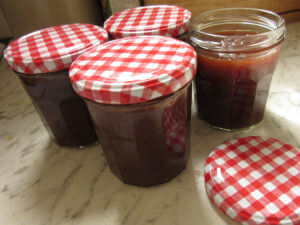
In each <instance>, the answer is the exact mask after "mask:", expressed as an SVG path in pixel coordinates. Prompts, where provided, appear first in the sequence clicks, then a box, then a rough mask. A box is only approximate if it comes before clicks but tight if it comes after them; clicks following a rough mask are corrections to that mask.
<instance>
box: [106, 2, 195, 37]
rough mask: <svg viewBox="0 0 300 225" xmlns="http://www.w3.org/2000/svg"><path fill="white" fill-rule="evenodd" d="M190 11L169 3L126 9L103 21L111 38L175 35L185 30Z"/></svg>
mask: <svg viewBox="0 0 300 225" xmlns="http://www.w3.org/2000/svg"><path fill="white" fill-rule="evenodd" d="M191 16H192V14H191V12H190V11H189V10H187V9H184V8H180V7H178V6H171V5H153V6H145V7H137V8H132V9H126V10H124V11H122V12H119V13H117V14H114V15H113V16H111V17H110V18H108V19H107V20H106V21H105V22H104V28H105V29H106V30H107V31H108V33H109V34H110V36H111V37H112V38H122V37H131V36H140V35H163V36H169V37H177V36H179V35H180V34H183V33H185V32H186V31H187V28H188V22H189V21H190V19H191Z"/></svg>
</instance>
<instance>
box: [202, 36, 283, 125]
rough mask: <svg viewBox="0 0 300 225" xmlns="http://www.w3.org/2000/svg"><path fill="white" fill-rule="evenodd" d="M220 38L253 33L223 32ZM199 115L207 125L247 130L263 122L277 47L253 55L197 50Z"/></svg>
mask: <svg viewBox="0 0 300 225" xmlns="http://www.w3.org/2000/svg"><path fill="white" fill-rule="evenodd" d="M217 34H219V35H228V36H242V35H251V34H255V33H253V32H245V31H226V32H222V33H217ZM196 50H197V54H198V73H197V75H196V87H197V104H198V115H199V117H200V118H201V119H202V120H204V121H205V122H206V123H208V124H209V125H212V126H214V127H218V128H224V129H228V130H233V129H242V128H247V127H250V126H252V125H255V124H257V123H259V122H260V121H261V120H262V119H263V115H264V109H265V104H266V100H267V96H268V91H269V86H270V83H271V79H272V73H273V71H274V69H275V66H276V62H277V58H278V54H279V45H277V46H275V47H274V46H272V48H268V49H262V50H257V51H253V52H216V51H209V50H204V49H201V48H197V47H196Z"/></svg>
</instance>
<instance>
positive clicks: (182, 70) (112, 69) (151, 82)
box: [69, 36, 196, 104]
mask: <svg viewBox="0 0 300 225" xmlns="http://www.w3.org/2000/svg"><path fill="white" fill-rule="evenodd" d="M195 71H196V52H195V50H194V49H193V48H192V47H191V46H189V45H188V44H186V43H184V42H182V41H178V40H176V39H173V38H168V37H163V36H136V37H130V38H123V39H117V40H114V41H110V42H107V43H105V44H102V45H99V46H96V47H94V48H93V49H91V50H89V51H87V52H85V53H84V54H82V55H81V56H80V57H78V58H77V60H75V62H74V63H73V64H72V65H71V67H70V71H69V75H70V79H71V82H72V83H73V87H74V89H75V91H76V92H77V93H78V94H79V95H81V96H83V97H85V98H87V99H90V100H92V101H95V102H100V103H105V104H131V103H140V102H145V101H149V100H152V99H155V98H159V97H161V96H165V95H168V94H171V93H173V92H175V91H177V90H179V89H180V88H182V87H183V86H185V85H186V84H187V83H188V82H189V81H190V80H192V79H193V77H194V75H195Z"/></svg>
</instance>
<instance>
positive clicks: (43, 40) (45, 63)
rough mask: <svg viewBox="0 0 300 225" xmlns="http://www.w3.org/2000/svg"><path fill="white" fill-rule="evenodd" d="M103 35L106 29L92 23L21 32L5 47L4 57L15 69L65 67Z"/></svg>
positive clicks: (105, 36)
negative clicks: (23, 33)
mask: <svg viewBox="0 0 300 225" xmlns="http://www.w3.org/2000/svg"><path fill="white" fill-rule="evenodd" d="M107 39H108V34H107V32H106V31H105V30H104V29H103V28H101V27H98V26H95V25H91V24H67V25H60V26H55V27H49V28H46V29H42V30H39V31H35V32H33V33H30V34H27V35H25V36H22V37H21V38H19V39H17V40H15V41H14V42H12V43H11V44H10V45H9V46H8V47H7V48H6V50H5V51H4V57H5V59H6V62H7V64H8V66H9V67H10V68H11V69H13V70H15V71H17V72H20V73H25V74H36V73H50V72H55V71H59V70H63V69H67V68H69V67H70V65H71V63H72V62H73V61H74V60H75V59H76V58H77V57H78V56H79V55H80V54H82V53H83V52H84V51H86V50H87V49H89V48H91V47H93V46H96V45H98V44H101V43H103V42H105V41H107Z"/></svg>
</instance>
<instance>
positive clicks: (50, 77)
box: [4, 24, 108, 147]
mask: <svg viewBox="0 0 300 225" xmlns="http://www.w3.org/2000/svg"><path fill="white" fill-rule="evenodd" d="M107 38H108V35H107V32H106V31H105V30H104V29H103V28H101V27H98V26H95V25H91V24H66V25H59V26H55V27H49V28H45V29H42V30H39V31H35V32H32V33H30V34H27V35H24V36H22V37H20V38H18V39H17V40H15V41H14V42H12V43H11V44H10V45H9V46H8V47H7V49H6V50H5V52H4V58H5V60H6V62H7V64H8V66H9V67H10V68H11V69H12V70H13V71H14V72H15V73H16V74H17V75H18V77H19V78H20V80H21V82H22V84H23V86H24V88H25V90H26V91H27V93H28V95H29V96H30V98H31V101H32V103H33V105H34V106H35V108H36V110H37V112H38V113H39V116H40V118H41V120H42V122H43V124H44V126H45V128H46V129H47V131H48V133H49V135H50V136H51V138H52V139H53V140H55V141H56V143H57V144H58V145H60V146H68V147H83V146H86V145H90V144H94V143H97V136H96V133H95V130H94V127H93V124H92V121H91V118H90V115H89V112H88V109H87V107H86V104H85V103H84V101H83V100H82V99H81V98H80V97H79V96H78V95H77V94H76V92H75V91H74V90H73V87H72V85H71V82H70V79H69V75H68V72H69V71H68V69H69V67H70V65H71V63H72V62H73V61H74V60H75V59H76V58H77V57H78V56H79V55H80V54H82V53H83V52H85V51H86V50H88V49H90V48H91V47H93V46H96V45H99V44H101V43H103V42H105V41H107Z"/></svg>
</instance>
